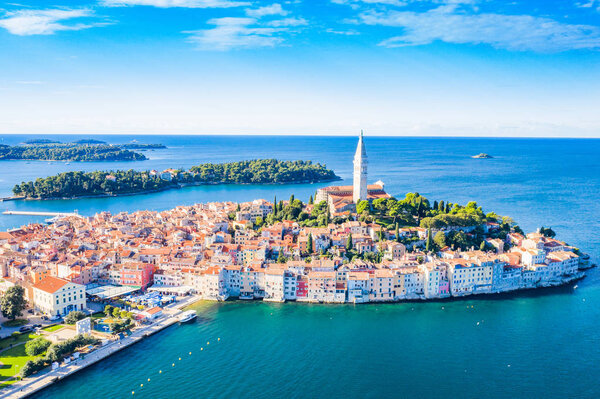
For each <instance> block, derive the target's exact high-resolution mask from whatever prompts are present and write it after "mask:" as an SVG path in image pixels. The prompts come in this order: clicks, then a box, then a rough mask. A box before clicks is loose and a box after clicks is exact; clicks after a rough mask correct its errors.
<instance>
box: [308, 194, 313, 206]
mask: <svg viewBox="0 0 600 399" xmlns="http://www.w3.org/2000/svg"><path fill="white" fill-rule="evenodd" d="M313 203H314V200H313V196H312V194H311V196H310V198H309V199H308V204H309V205H312V204H313Z"/></svg>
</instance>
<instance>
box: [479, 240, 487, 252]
mask: <svg viewBox="0 0 600 399" xmlns="http://www.w3.org/2000/svg"><path fill="white" fill-rule="evenodd" d="M486 246H487V245H486V242H485V240H483V241H481V244H480V245H479V250H480V251H485V248H486Z"/></svg>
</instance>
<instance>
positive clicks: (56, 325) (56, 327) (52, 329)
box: [42, 324, 64, 332]
mask: <svg viewBox="0 0 600 399" xmlns="http://www.w3.org/2000/svg"><path fill="white" fill-rule="evenodd" d="M62 328H64V325H63V324H55V325H53V326H48V327H44V328H42V330H44V331H48V332H54V331H58V330H60V329H62Z"/></svg>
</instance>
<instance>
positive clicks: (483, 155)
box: [471, 152, 494, 159]
mask: <svg viewBox="0 0 600 399" xmlns="http://www.w3.org/2000/svg"><path fill="white" fill-rule="evenodd" d="M471 158H475V159H489V158H494V157H493V156H491V155H489V154H486V153H485V152H481V153H479V154H477V155H473V156H472V157H471Z"/></svg>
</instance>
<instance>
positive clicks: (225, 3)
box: [100, 0, 250, 8]
mask: <svg viewBox="0 0 600 399" xmlns="http://www.w3.org/2000/svg"><path fill="white" fill-rule="evenodd" d="M100 3H101V4H102V5H104V6H107V7H126V6H150V7H158V8H174V7H181V8H229V7H240V6H247V5H250V3H249V2H246V1H230V0H100Z"/></svg>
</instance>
